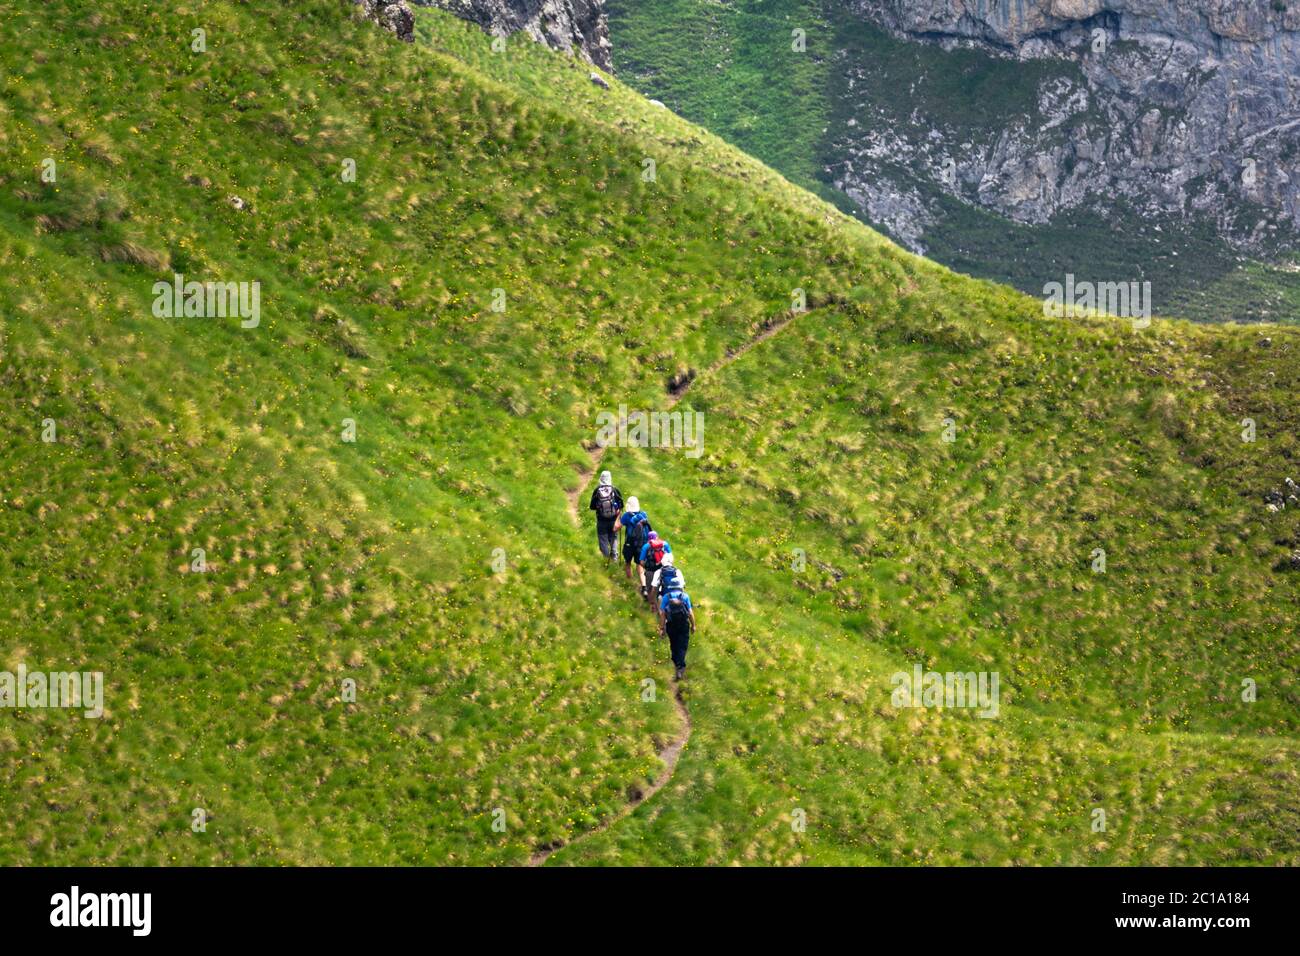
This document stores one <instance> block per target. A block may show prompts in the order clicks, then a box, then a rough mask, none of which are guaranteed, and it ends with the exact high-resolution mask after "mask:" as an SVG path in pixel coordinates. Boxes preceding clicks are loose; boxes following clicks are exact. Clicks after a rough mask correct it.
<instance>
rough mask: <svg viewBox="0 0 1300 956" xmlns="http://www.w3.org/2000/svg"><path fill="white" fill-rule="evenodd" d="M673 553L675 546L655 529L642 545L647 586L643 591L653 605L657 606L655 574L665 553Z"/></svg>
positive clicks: (641, 556) (642, 563)
mask: <svg viewBox="0 0 1300 956" xmlns="http://www.w3.org/2000/svg"><path fill="white" fill-rule="evenodd" d="M672 553H673V546H672V545H671V544H669V543H668V542H667V541H665V540H664V539H663V538H661V537H659V535H658V534H657V533H656V532H654V531H651V532H650V533H649V535H648V536H647V540H646V543H645V544H644V545H642V547H641V554H640V561H641V567H642V568H643V569H644V571H645V587H643V588H642V589H641V593H642V594H644V595H645V599H646V600H647V601H648V602H650V606H651V607H654V606H655V594H654V588H653V587H652V582H653V581H654V576H655V574H656V573H657V572H658V571H659V568H660V566H661V565H662V564H663V559H664V555H666V554H672Z"/></svg>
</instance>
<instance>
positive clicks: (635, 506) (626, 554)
mask: <svg viewBox="0 0 1300 956" xmlns="http://www.w3.org/2000/svg"><path fill="white" fill-rule="evenodd" d="M618 530H619V534H621V535H622V536H623V570H624V571H625V572H626V575H627V577H628V578H631V577H632V562H633V561H638V565H639V560H638V559H639V556H640V554H641V546H642V545H643V544H645V542H646V540H647V538H648V537H649V535H650V532H651V530H652V529H651V527H650V518H649V517H648V516H647V515H646V513H645V512H644V511H642V510H641V502H640V501H638V500H637V497H636V495H632V496H631V497H630V498H628V499H627V510H626V511H624V512H623V514H622V516H621V517H620V518H619V519H618Z"/></svg>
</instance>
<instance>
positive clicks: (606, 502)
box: [589, 471, 623, 564]
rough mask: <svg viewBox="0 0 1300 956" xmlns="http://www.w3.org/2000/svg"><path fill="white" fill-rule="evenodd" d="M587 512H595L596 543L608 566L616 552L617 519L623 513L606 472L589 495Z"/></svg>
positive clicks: (619, 499) (620, 502)
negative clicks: (589, 500) (589, 502)
mask: <svg viewBox="0 0 1300 956" xmlns="http://www.w3.org/2000/svg"><path fill="white" fill-rule="evenodd" d="M589 510H591V511H594V512H596V543H597V544H598V545H599V546H600V553H601V554H603V555H604V556H605V563H606V564H608V563H609V562H610V561H613V560H614V552H615V551H617V550H618V518H619V515H621V514H622V513H623V496H622V495H621V494H620V493H619V490H618V489H617V488H615V487H614V481H613V479H612V478H611V477H610V474H609V472H607V471H602V472H601V473H600V484H598V485H596V490H595V491H593V492H592V493H591V505H590V506H589Z"/></svg>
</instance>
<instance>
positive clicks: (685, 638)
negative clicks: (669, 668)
mask: <svg viewBox="0 0 1300 956" xmlns="http://www.w3.org/2000/svg"><path fill="white" fill-rule="evenodd" d="M667 631H668V646H669V647H671V648H672V652H673V665H674V666H676V667H685V666H686V648H688V647H690V644H691V622H690V621H669V622H668V627H667Z"/></svg>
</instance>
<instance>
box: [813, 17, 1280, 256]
mask: <svg viewBox="0 0 1300 956" xmlns="http://www.w3.org/2000/svg"><path fill="white" fill-rule="evenodd" d="M844 2H845V5H846V6H847V7H848V8H850V9H851V10H852V11H853V12H854V13H855V14H856V15H859V16H862V17H865V18H868V19H870V20H871V21H873V22H874V23H876V24H878V25H880V26H882V27H884V28H885V29H886V30H888V31H889V32H890V33H892V34H893V35H894V36H896V37H902V38H905V39H908V40H914V41H920V42H924V43H928V44H937V45H939V46H942V47H944V48H945V49H950V50H951V49H954V48H958V47H974V48H976V49H978V50H980V51H982V52H983V53H985V54H987V55H988V56H990V57H1000V58H1011V59H1015V60H1019V61H1044V60H1048V61H1053V62H1055V63H1057V64H1059V65H1060V67H1061V68H1060V69H1059V70H1055V71H1054V72H1053V71H1048V72H1046V73H1044V72H1043V71H1041V70H1039V71H1035V72H1030V71H1026V73H1025V75H1026V76H1027V77H1031V79H1029V80H1028V82H1033V83H1035V84H1037V86H1036V89H1035V90H1034V97H1033V98H1034V99H1035V100H1036V102H1035V104H1034V105H1033V107H1032V108H1030V109H1027V110H1024V111H1023V112H1021V113H1019V114H1014V115H1007V116H1005V117H1003V118H1002V121H1001V122H999V123H996V124H991V125H989V126H987V127H986V128H984V129H979V128H974V127H972V126H962V125H960V124H957V123H951V124H945V123H935V122H933V121H932V120H930V119H929V118H927V117H926V116H924V115H919V114H917V113H915V112H914V113H913V114H912V115H910V116H908V117H906V119H905V120H904V122H903V123H902V124H901V126H900V124H899V123H898V122H897V121H895V122H893V123H890V124H881V123H880V122H878V120H879V117H872V116H864V117H863V118H862V121H860V122H854V121H852V120H851V121H849V127H850V128H846V129H845V130H843V131H842V135H841V143H840V147H839V148H840V151H841V155H843V156H844V157H845V162H844V163H842V164H840V165H839V166H838V168H835V167H832V168H830V169H828V173H829V174H830V176H831V177H832V178H833V179H834V180H835V184H836V185H837V186H839V187H840V188H841V189H842V190H844V191H845V192H846V193H848V194H849V195H850V196H852V197H853V198H854V199H855V201H856V202H857V203H858V204H859V205H860V206H861V207H862V208H863V209H864V210H868V211H870V213H871V215H872V217H873V218H875V219H877V220H882V219H883V221H884V222H885V224H886V225H888V226H890V227H891V228H892V229H893V231H894V232H895V234H896V235H898V236H899V237H900V238H903V239H904V240H905V241H907V240H908V238H909V237H913V236H917V235H919V234H921V233H922V232H923V231H924V226H925V224H926V220H927V215H928V213H927V204H926V200H925V195H924V193H925V189H917V188H909V187H907V186H906V185H900V182H899V180H898V177H896V176H895V177H892V178H891V177H890V176H888V175H887V174H886V173H885V166H886V164H888V165H891V166H892V167H893V168H899V167H905V168H908V169H910V170H911V171H913V172H914V173H915V174H916V175H917V176H919V177H921V179H922V180H924V181H927V183H928V185H932V186H933V187H935V188H937V189H940V190H942V191H943V192H947V193H949V194H951V195H953V196H956V197H959V198H961V199H963V200H965V201H967V202H970V203H975V204H978V205H981V206H984V207H986V208H989V209H992V210H994V211H996V212H999V213H1001V214H1003V215H1005V216H1008V217H1011V218H1012V219H1015V220H1018V221H1020V222H1028V223H1041V222H1046V221H1048V220H1050V219H1051V218H1052V217H1053V216H1055V215H1056V214H1057V213H1059V212H1062V211H1064V210H1069V209H1072V208H1075V207H1078V206H1080V205H1082V204H1088V205H1090V206H1095V205H1097V204H1098V200H1101V201H1102V202H1103V203H1114V202H1115V201H1117V200H1123V201H1124V202H1125V204H1126V205H1127V206H1128V208H1130V209H1136V210H1138V211H1140V212H1141V211H1149V212H1152V213H1160V214H1163V215H1173V216H1176V217H1181V218H1184V219H1200V220H1206V219H1208V220H1209V221H1212V222H1213V223H1214V225H1215V227H1216V228H1217V229H1218V231H1219V232H1220V233H1221V234H1222V235H1224V236H1227V237H1229V238H1231V239H1232V240H1233V241H1235V242H1236V243H1238V244H1240V245H1243V246H1246V247H1251V246H1263V245H1267V244H1269V243H1270V242H1285V243H1288V244H1289V243H1291V242H1293V241H1294V239H1295V238H1296V236H1297V235H1298V234H1300V0H844ZM844 69H846V70H847V71H849V73H850V81H849V86H850V87H852V86H853V82H854V81H855V80H856V81H858V82H859V83H869V82H871V77H870V66H869V64H854V63H847V64H845V65H844ZM855 73H856V76H855V75H854V74H855ZM837 135H840V134H837ZM878 184H879V185H878ZM912 244H913V245H914V246H915V245H919V242H913V243H912Z"/></svg>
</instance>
